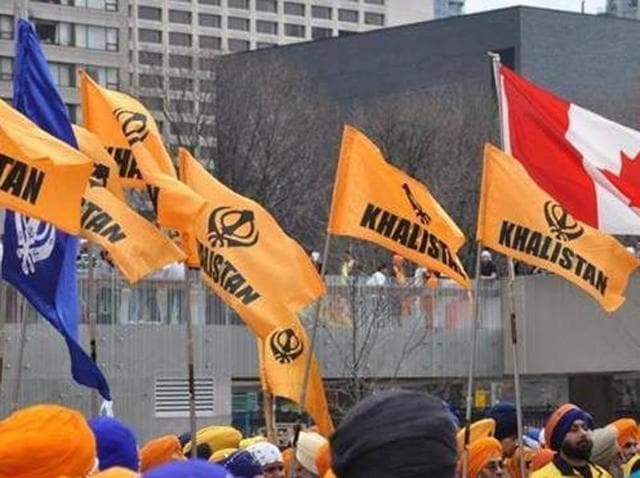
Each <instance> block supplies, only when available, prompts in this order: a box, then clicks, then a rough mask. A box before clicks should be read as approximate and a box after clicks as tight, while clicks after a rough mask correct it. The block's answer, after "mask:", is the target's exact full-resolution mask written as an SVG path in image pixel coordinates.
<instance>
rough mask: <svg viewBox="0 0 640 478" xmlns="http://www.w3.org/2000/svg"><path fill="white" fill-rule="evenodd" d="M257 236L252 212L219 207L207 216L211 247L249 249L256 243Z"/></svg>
mask: <svg viewBox="0 0 640 478" xmlns="http://www.w3.org/2000/svg"><path fill="white" fill-rule="evenodd" d="M258 235H259V234H258V230H257V228H256V225H255V217H254V214H253V211H249V210H247V209H244V210H238V209H231V208H230V207H228V206H221V207H218V208H215V209H214V210H213V211H212V212H211V214H210V215H209V235H208V236H207V237H208V239H209V244H210V245H211V247H251V246H253V245H254V244H255V243H256V242H258Z"/></svg>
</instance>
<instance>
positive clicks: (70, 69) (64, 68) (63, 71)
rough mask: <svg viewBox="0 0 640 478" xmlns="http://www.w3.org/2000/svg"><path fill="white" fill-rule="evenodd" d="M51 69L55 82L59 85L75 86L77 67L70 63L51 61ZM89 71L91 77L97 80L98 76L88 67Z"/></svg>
mask: <svg viewBox="0 0 640 478" xmlns="http://www.w3.org/2000/svg"><path fill="white" fill-rule="evenodd" d="M49 71H50V72H51V76H52V77H53V82H54V83H55V84H56V85H57V86H63V87H65V86H66V87H73V86H76V74H75V73H76V68H75V65H73V64H70V63H49ZM87 73H89V76H91V78H93V79H95V80H97V79H98V78H97V76H96V75H93V74H92V73H91V72H90V71H89V70H88V69H87Z"/></svg>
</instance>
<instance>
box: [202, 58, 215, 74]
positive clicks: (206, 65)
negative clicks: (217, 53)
mask: <svg viewBox="0 0 640 478" xmlns="http://www.w3.org/2000/svg"><path fill="white" fill-rule="evenodd" d="M215 66H216V60H215V59H214V58H199V59H198V67H199V68H200V70H202V71H207V70H213V69H214V68H215Z"/></svg>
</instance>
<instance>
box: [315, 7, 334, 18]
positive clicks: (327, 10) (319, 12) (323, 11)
mask: <svg viewBox="0 0 640 478" xmlns="http://www.w3.org/2000/svg"><path fill="white" fill-rule="evenodd" d="M311 16H312V17H313V18H323V19H325V20H331V18H332V15H331V7H319V6H318V5H313V6H312V7H311Z"/></svg>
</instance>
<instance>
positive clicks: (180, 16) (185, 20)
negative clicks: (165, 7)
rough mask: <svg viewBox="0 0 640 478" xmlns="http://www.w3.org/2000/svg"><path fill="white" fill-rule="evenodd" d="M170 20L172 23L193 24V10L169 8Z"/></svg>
mask: <svg viewBox="0 0 640 478" xmlns="http://www.w3.org/2000/svg"><path fill="white" fill-rule="evenodd" d="M169 21H170V22H171V23H182V24H183V25H191V12H187V11H185V10H169Z"/></svg>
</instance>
